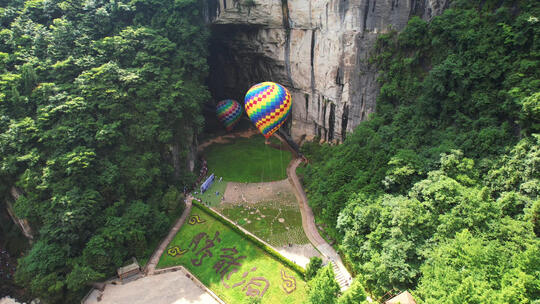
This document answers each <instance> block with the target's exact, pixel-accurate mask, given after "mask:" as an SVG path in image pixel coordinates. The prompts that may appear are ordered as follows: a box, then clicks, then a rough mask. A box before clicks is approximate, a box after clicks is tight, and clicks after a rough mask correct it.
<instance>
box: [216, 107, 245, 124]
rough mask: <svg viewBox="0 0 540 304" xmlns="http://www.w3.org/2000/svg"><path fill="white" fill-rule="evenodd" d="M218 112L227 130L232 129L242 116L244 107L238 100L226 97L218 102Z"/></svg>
mask: <svg viewBox="0 0 540 304" xmlns="http://www.w3.org/2000/svg"><path fill="white" fill-rule="evenodd" d="M216 114H217V117H218V119H219V121H221V123H222V124H223V125H224V126H225V128H226V129H227V131H231V130H232V129H233V128H234V126H235V125H236V124H237V123H238V122H239V121H240V118H241V117H242V107H241V106H240V104H239V103H238V101H236V100H232V99H225V100H222V101H220V102H219V103H218V104H217V106H216Z"/></svg>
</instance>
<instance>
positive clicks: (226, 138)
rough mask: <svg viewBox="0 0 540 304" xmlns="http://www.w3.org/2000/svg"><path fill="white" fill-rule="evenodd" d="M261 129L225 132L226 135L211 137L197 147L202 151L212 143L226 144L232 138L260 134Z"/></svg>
mask: <svg viewBox="0 0 540 304" xmlns="http://www.w3.org/2000/svg"><path fill="white" fill-rule="evenodd" d="M258 133H259V131H258V130H256V129H249V130H246V131H240V132H234V133H229V134H225V135H221V136H218V137H214V138H211V139H209V140H207V141H205V142H203V143H200V144H199V146H198V147H197V151H198V152H201V151H202V150H204V148H206V147H208V146H210V145H211V144H216V143H218V144H226V143H228V142H230V141H231V139H234V138H237V137H244V138H249V137H251V136H253V135H255V134H258Z"/></svg>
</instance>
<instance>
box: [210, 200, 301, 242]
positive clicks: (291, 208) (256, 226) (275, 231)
mask: <svg viewBox="0 0 540 304" xmlns="http://www.w3.org/2000/svg"><path fill="white" fill-rule="evenodd" d="M218 209H219V211H220V212H221V213H223V215H225V216H226V217H228V218H230V219H231V220H233V221H235V222H236V223H238V224H239V225H240V226H242V227H243V228H245V229H246V230H248V231H249V232H251V233H253V234H255V235H256V236H258V237H259V238H261V239H263V240H265V241H266V242H267V243H269V244H270V245H272V246H274V247H281V246H285V245H287V244H289V243H291V244H309V240H308V238H307V237H306V234H305V233H304V230H303V228H302V215H301V214H300V210H299V209H298V204H297V202H296V200H295V198H294V195H292V197H286V198H284V199H283V200H279V201H269V202H259V203H256V204H253V205H252V204H223V205H221V206H220V208H218ZM280 219H281V221H280Z"/></svg>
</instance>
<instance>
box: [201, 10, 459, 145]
mask: <svg viewBox="0 0 540 304" xmlns="http://www.w3.org/2000/svg"><path fill="white" fill-rule="evenodd" d="M449 1H450V0H407V1H405V0H208V2H207V8H208V10H207V12H206V13H207V20H208V22H209V23H210V24H211V29H212V39H211V46H210V53H211V55H210V59H209V63H210V75H211V76H210V79H209V86H210V90H211V92H212V94H213V96H214V98H215V99H216V100H221V99H225V98H236V99H238V100H243V97H244V94H245V92H246V91H247V90H248V89H249V87H251V86H252V85H254V84H256V83H258V82H261V81H275V82H279V83H281V84H283V85H285V86H286V87H288V88H289V89H290V91H291V94H292V97H293V112H292V120H291V121H292V122H291V123H290V125H289V126H288V127H289V128H290V132H291V135H292V137H293V138H294V139H295V140H298V139H300V138H303V137H306V138H307V139H312V138H313V137H315V136H318V137H320V138H321V139H322V140H326V141H330V142H341V141H342V140H343V139H344V138H345V136H346V133H347V132H352V130H353V129H354V127H356V126H357V125H358V124H359V123H360V122H361V121H362V120H365V119H366V118H367V115H368V114H370V113H372V112H373V111H374V110H375V101H376V97H377V93H378V90H379V86H378V84H377V82H376V77H377V71H376V69H375V67H374V66H373V65H371V64H370V63H369V62H368V58H369V56H370V53H371V52H372V51H373V46H374V44H375V42H376V39H377V35H378V34H380V33H385V32H388V31H389V30H391V29H394V30H398V31H399V30H401V29H403V28H404V27H405V25H406V24H407V21H408V20H409V19H410V18H411V17H412V16H415V15H416V16H420V17H422V18H424V19H426V20H429V19H431V18H432V17H433V16H435V15H438V14H440V13H441V12H442V10H443V9H444V8H445V7H446V6H447V5H448V2H449Z"/></svg>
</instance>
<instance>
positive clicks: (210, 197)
mask: <svg viewBox="0 0 540 304" xmlns="http://www.w3.org/2000/svg"><path fill="white" fill-rule="evenodd" d="M225 189H227V182H226V181H224V180H222V181H221V182H220V181H219V177H217V176H216V178H215V180H214V183H213V184H212V186H210V188H208V190H206V191H205V192H204V193H203V194H201V192H200V191H201V190H200V187H199V188H197V189H196V190H195V191H197V194H193V196H194V197H196V198H200V199H201V200H202V202H203V203H205V204H207V205H208V206H212V207H215V206H218V205H219V203H220V202H221V197H222V196H223V194H224V193H225ZM216 191H217V192H219V195H216Z"/></svg>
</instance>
